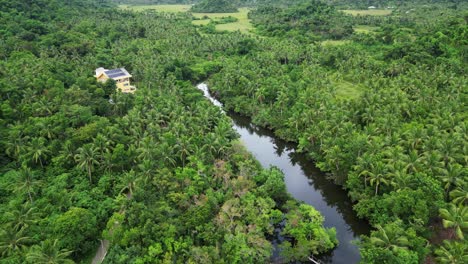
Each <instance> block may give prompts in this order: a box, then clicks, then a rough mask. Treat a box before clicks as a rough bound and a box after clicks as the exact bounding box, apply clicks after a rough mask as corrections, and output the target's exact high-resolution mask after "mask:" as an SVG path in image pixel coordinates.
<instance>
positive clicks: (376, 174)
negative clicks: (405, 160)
mask: <svg viewBox="0 0 468 264" xmlns="http://www.w3.org/2000/svg"><path fill="white" fill-rule="evenodd" d="M371 167H372V169H371V170H370V171H369V172H367V173H366V175H367V176H368V179H369V183H370V185H371V186H374V185H375V194H374V195H377V194H378V193H379V187H380V185H382V184H385V185H388V184H389V181H388V179H387V175H386V171H385V164H384V163H383V162H381V161H378V162H376V163H375V165H374V164H372V165H371Z"/></svg>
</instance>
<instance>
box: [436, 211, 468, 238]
mask: <svg viewBox="0 0 468 264" xmlns="http://www.w3.org/2000/svg"><path fill="white" fill-rule="evenodd" d="M439 214H440V216H441V217H442V224H443V225H444V227H445V228H451V230H452V238H454V237H457V238H459V239H464V235H463V232H464V231H465V230H467V229H468V207H465V206H464V205H460V206H459V207H457V206H455V205H454V204H450V205H449V208H448V209H445V208H441V209H439Z"/></svg>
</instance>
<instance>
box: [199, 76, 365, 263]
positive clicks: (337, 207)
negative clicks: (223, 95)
mask: <svg viewBox="0 0 468 264" xmlns="http://www.w3.org/2000/svg"><path fill="white" fill-rule="evenodd" d="M197 87H198V89H200V90H202V91H203V92H204V94H205V97H207V98H208V99H210V100H211V101H212V102H213V103H214V104H215V105H217V106H221V104H220V103H219V102H218V101H217V100H216V99H214V98H212V97H211V96H210V95H209V92H208V87H206V85H205V84H199V85H198V86H197ZM227 115H228V116H229V117H230V118H231V119H232V120H233V128H234V129H235V130H236V131H237V133H239V135H240V140H241V142H243V144H244V146H245V148H246V149H247V150H249V151H250V152H251V153H252V154H253V155H254V156H255V158H256V159H257V160H258V161H259V162H260V163H261V164H262V166H263V167H265V168H268V167H270V166H275V167H278V168H279V169H280V170H282V171H283V173H284V181H285V183H286V188H287V190H288V192H289V193H290V194H291V196H293V197H294V198H296V199H297V200H300V201H303V202H305V203H307V204H310V205H312V206H313V207H314V208H315V209H317V210H318V211H320V213H321V214H322V215H323V216H324V217H325V222H324V225H325V226H326V227H335V228H336V233H337V237H338V240H339V245H338V246H337V247H336V248H335V249H334V250H333V251H332V252H331V253H329V254H327V255H323V256H319V259H320V260H321V261H322V262H325V263H344V264H352V263H357V262H359V259H360V256H359V250H358V248H357V246H356V245H354V244H353V243H352V241H353V240H357V239H358V238H359V236H360V235H363V234H368V233H369V231H370V226H369V225H368V223H367V222H366V221H363V220H361V219H359V218H358V217H357V216H356V214H355V213H354V211H353V210H352V203H351V201H350V200H349V198H348V196H347V195H346V192H345V191H344V190H343V189H342V188H341V187H340V186H338V185H336V184H334V183H333V182H332V181H330V180H328V179H327V178H326V175H325V173H323V172H321V171H320V170H319V169H317V168H316V167H315V166H314V163H313V162H311V161H310V160H308V159H307V158H306V157H305V155H304V154H301V153H298V152H296V145H295V144H293V143H289V142H285V141H284V140H281V139H279V138H277V137H276V136H275V135H274V134H273V133H272V132H271V131H270V130H267V129H264V128H261V127H258V126H255V125H254V124H252V123H251V122H250V119H249V118H247V117H242V116H240V115H238V114H235V113H231V112H229V113H227Z"/></svg>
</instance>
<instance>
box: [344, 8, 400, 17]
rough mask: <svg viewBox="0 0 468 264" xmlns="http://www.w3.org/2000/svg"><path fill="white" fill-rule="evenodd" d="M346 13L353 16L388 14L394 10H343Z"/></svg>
mask: <svg viewBox="0 0 468 264" xmlns="http://www.w3.org/2000/svg"><path fill="white" fill-rule="evenodd" d="M342 11H343V12H345V13H346V14H350V15H353V16H357V15H361V16H365V15H368V16H386V15H390V14H391V13H392V10H384V9H370V10H342Z"/></svg>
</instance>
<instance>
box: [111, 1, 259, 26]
mask: <svg viewBox="0 0 468 264" xmlns="http://www.w3.org/2000/svg"><path fill="white" fill-rule="evenodd" d="M190 7H191V6H190V5H135V6H133V5H119V8H120V9H123V10H131V11H136V12H141V11H144V10H154V11H157V12H167V13H176V12H188V11H189V10H190ZM248 12H249V9H248V8H239V12H237V13H192V15H193V16H194V17H195V18H198V20H193V21H192V23H193V24H194V25H206V24H208V23H209V22H210V20H214V21H216V20H219V19H220V18H222V17H228V16H232V17H235V18H237V19H238V21H237V22H234V23H228V24H220V25H216V29H217V30H220V31H222V30H227V31H237V30H240V31H241V32H242V33H249V32H250V31H251V30H252V29H253V26H252V24H251V23H250V20H249V19H248V18H247V13H248ZM206 17H207V18H206ZM204 18H206V19H204Z"/></svg>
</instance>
